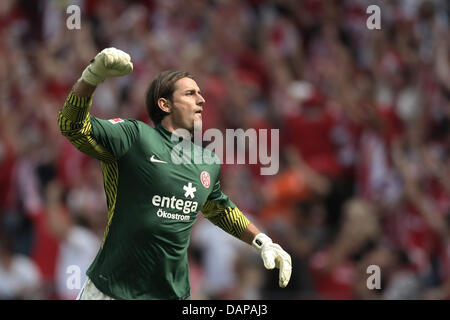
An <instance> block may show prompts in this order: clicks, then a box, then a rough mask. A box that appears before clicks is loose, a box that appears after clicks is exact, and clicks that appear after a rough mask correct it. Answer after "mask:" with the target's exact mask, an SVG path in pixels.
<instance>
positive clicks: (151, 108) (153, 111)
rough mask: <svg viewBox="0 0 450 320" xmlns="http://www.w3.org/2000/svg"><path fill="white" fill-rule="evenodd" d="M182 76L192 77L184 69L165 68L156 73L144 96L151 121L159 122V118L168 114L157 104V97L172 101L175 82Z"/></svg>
mask: <svg viewBox="0 0 450 320" xmlns="http://www.w3.org/2000/svg"><path fill="white" fill-rule="evenodd" d="M182 78H191V79H194V77H193V76H192V75H191V74H190V73H189V72H187V71H184V70H167V71H163V72H161V73H160V74H158V75H157V76H156V77H155V79H153V81H152V83H150V86H149V87H148V90H147V95H146V98H145V105H146V107H147V112H148V115H149V116H150V119H152V121H153V123H154V124H155V125H156V124H159V123H160V122H161V120H162V119H163V118H164V117H165V116H166V115H168V113H167V112H165V111H163V110H161V108H160V107H159V106H158V99H159V98H165V99H168V100H170V101H172V96H173V92H174V91H175V82H177V81H178V80H180V79H182Z"/></svg>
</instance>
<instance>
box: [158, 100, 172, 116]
mask: <svg viewBox="0 0 450 320" xmlns="http://www.w3.org/2000/svg"><path fill="white" fill-rule="evenodd" d="M158 107H159V108H160V109H161V110H162V111H164V112H167V113H170V111H171V105H170V101H169V100H167V99H165V98H159V99H158Z"/></svg>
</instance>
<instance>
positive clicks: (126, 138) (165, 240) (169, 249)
mask: <svg viewBox="0 0 450 320" xmlns="http://www.w3.org/2000/svg"><path fill="white" fill-rule="evenodd" d="M91 103H92V101H91V99H88V98H80V97H77V96H75V95H74V94H73V93H70V94H69V96H68V98H67V100H66V103H65V105H64V108H63V109H62V110H61V111H60V112H59V119H58V124H59V127H60V130H61V132H62V134H63V135H64V136H66V137H67V138H68V139H69V140H70V141H71V142H72V144H73V145H74V146H75V147H77V148H78V149H79V150H80V151H82V152H84V153H86V154H88V155H90V156H93V157H95V158H97V159H99V160H100V164H101V169H102V172H103V178H104V189H105V193H106V199H107V207H108V223H107V228H106V230H105V235H104V239H103V242H102V245H101V248H100V250H99V252H98V254H97V256H96V258H95V260H94V262H93V263H92V264H91V266H90V267H89V269H88V271H87V275H88V276H89V278H90V279H91V280H92V282H93V283H94V284H95V286H96V287H97V288H98V289H99V290H100V291H102V292H103V293H104V294H106V295H109V296H111V297H112V298H115V299H187V298H189V297H190V282H189V267H188V256H187V249H188V245H189V240H190V233H191V229H192V225H193V224H194V222H195V220H196V218H197V214H198V212H199V211H200V210H201V211H202V213H203V215H204V216H205V217H206V218H208V219H209V220H210V221H211V222H212V223H214V224H215V225H217V226H219V227H220V228H222V229H223V230H225V231H226V232H228V233H230V234H232V235H234V236H235V237H238V238H239V237H240V236H241V234H242V232H243V230H244V229H245V228H246V227H247V226H248V224H249V223H250V222H249V221H248V219H247V218H246V217H245V216H244V215H243V214H242V212H240V211H239V209H238V208H237V207H236V206H235V204H234V203H233V202H232V201H230V199H229V198H228V197H227V196H226V195H225V194H224V193H222V191H221V188H220V181H219V174H220V164H195V163H193V162H191V163H182V164H174V163H173V162H172V156H171V154H172V151H173V148H174V147H175V146H176V145H177V144H179V141H172V139H171V137H172V133H171V132H169V131H168V130H166V129H165V128H164V127H162V126H161V125H157V126H156V127H155V128H152V127H150V126H148V125H147V124H145V123H143V122H140V121H137V120H133V119H111V120H102V119H98V118H96V117H94V116H92V115H91V114H90V113H89V108H90V105H91ZM189 143H190V142H189ZM194 148H200V149H201V147H198V146H196V145H194V144H192V150H194ZM201 150H202V151H205V150H206V149H201ZM206 152H209V151H208V150H206Z"/></svg>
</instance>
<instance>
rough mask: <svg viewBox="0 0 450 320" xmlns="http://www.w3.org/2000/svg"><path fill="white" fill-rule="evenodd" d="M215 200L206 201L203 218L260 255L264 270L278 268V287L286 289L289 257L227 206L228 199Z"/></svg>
mask: <svg viewBox="0 0 450 320" xmlns="http://www.w3.org/2000/svg"><path fill="white" fill-rule="evenodd" d="M220 193H221V192H220ZM215 200H216V201H214V200H212V201H211V200H209V201H207V202H206V204H205V206H204V207H203V208H202V213H203V215H204V216H205V218H207V219H208V220H210V221H211V222H212V223H213V224H215V225H216V226H218V227H220V228H221V229H223V230H224V231H226V232H227V233H229V234H231V235H233V236H235V237H237V238H238V239H240V240H242V241H244V242H246V243H248V244H250V245H252V246H253V247H254V248H256V249H257V250H258V251H259V252H260V253H261V258H262V260H263V262H264V267H266V269H274V268H278V269H279V270H280V272H279V286H280V287H281V288H284V287H286V286H287V284H288V283H289V280H290V278H291V273H292V261H291V256H290V255H289V254H288V253H287V252H286V251H284V250H283V249H282V248H281V247H280V245H278V244H276V243H273V241H272V239H270V238H269V237H268V236H267V235H266V234H264V233H262V232H260V230H259V229H258V228H257V227H256V226H255V225H254V224H252V223H251V222H250V221H249V220H248V219H247V217H245V215H244V214H243V213H242V212H241V211H240V210H239V209H238V208H237V207H235V206H234V205H233V206H234V208H233V207H231V206H228V205H227V204H230V203H229V202H228V200H229V199H228V197H227V196H225V195H224V194H223V193H221V195H220V200H219V199H215ZM227 202H228V203H227ZM226 203H227V204H226ZM224 205H225V206H224Z"/></svg>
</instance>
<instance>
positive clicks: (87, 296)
mask: <svg viewBox="0 0 450 320" xmlns="http://www.w3.org/2000/svg"><path fill="white" fill-rule="evenodd" d="M77 300H114V299H113V298H111V297H110V296H107V295H106V294H104V293H103V292H101V291H100V290H98V289H97V287H96V286H95V285H94V283H93V282H92V281H91V279H89V278H87V280H86V282H85V283H84V285H83V287H82V288H81V290H80V293H79V294H78V297H77Z"/></svg>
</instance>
